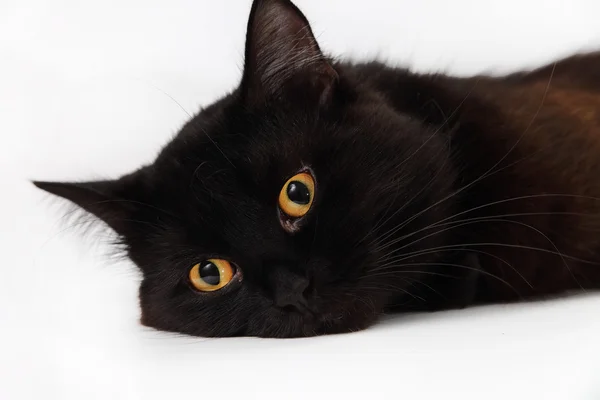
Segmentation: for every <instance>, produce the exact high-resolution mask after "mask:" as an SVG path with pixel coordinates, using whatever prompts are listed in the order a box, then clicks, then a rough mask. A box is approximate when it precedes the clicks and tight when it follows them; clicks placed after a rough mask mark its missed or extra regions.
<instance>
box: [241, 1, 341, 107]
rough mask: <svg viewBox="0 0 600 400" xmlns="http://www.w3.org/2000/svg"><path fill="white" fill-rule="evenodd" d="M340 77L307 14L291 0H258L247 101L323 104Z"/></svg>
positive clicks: (245, 82) (251, 25) (251, 28)
mask: <svg viewBox="0 0 600 400" xmlns="http://www.w3.org/2000/svg"><path fill="white" fill-rule="evenodd" d="M337 79H338V75H337V72H336V71H335V69H334V68H333V67H332V66H331V64H330V63H329V62H328V61H327V59H326V58H325V57H324V56H323V53H322V52H321V50H320V48H319V45H318V44H317V41H316V39H315V37H314V35H313V33H312V30H311V28H310V25H309V23H308V21H307V19H306V17H305V16H304V15H303V14H302V12H300V10H299V9H298V8H297V7H296V6H295V5H294V4H293V3H292V2H291V1H289V0H255V1H254V3H253V4H252V10H251V11H250V19H249V21H248V31H247V34H246V54H245V65H244V76H243V79H242V91H243V94H244V97H245V99H246V101H248V102H250V103H253V104H256V103H262V102H265V101H268V100H272V99H279V100H281V99H285V100H287V101H305V102H306V101H308V102H310V103H313V104H315V103H316V104H318V105H324V104H326V103H327V102H328V101H329V100H330V98H331V96H332V92H333V87H334V84H335V82H336V81H337Z"/></svg>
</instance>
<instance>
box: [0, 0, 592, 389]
mask: <svg viewBox="0 0 600 400" xmlns="http://www.w3.org/2000/svg"><path fill="white" fill-rule="evenodd" d="M298 4H299V6H300V7H301V8H302V9H303V10H304V11H305V12H306V13H307V15H308V17H309V19H310V20H311V21H312V22H313V27H314V30H315V32H316V33H317V35H319V40H320V42H321V44H322V46H323V47H324V48H325V49H327V50H330V51H333V52H335V53H336V54H354V55H358V56H365V55H376V54H379V55H381V56H382V57H385V58H387V59H389V60H392V61H393V62H406V63H409V64H410V65H413V66H414V67H415V68H417V69H420V70H424V69H447V70H450V71H453V72H456V73H461V74H466V73H471V72H476V71H481V70H495V71H506V70H509V69H513V68H516V67H519V66H527V65H537V64H539V63H540V62H545V61H547V60H549V59H551V58H554V57H556V56H558V55H562V54H567V53H571V52H574V51H577V50H580V49H586V48H593V47H599V46H600V22H599V21H600V20H599V19H598V16H599V15H600V2H598V1H597V0H587V1H586V0H576V1H575V0H572V1H567V0H565V1H563V2H561V1H557V0H553V1H550V0H535V1H533V0H528V1H523V0H520V1H508V0H502V1H500V0H499V1H474V0H473V1H467V0H461V1H444V0H438V1H433V0H429V1H416V0H403V1H398V0H387V1H386V0H369V1H350V0H335V1H333V0H326V1H325V0H299V1H298ZM248 10H249V1H241V0H239V1H233V0H230V1H207V0H189V1H185V0H162V1H152V0H144V1H142V0H119V1H116V0H112V1H99V2H91V1H79V0H70V1H65V0H62V1H61V0H54V1H51V2H50V1H45V0H2V1H0V135H1V139H2V146H0V167H1V168H0V182H1V183H2V185H1V186H2V190H1V192H2V196H1V200H0V227H1V230H0V243H1V245H0V246H1V250H2V257H3V258H2V262H1V266H0V324H1V328H0V399H2V400H5V399H7V400H8V399H10V400H12V399H33V398H36V399H37V398H50V399H77V400H81V399H86V400H91V399H144V400H146V399H153V398H157V399H171V398H173V399H176V398H179V397H178V396H180V395H185V396H186V397H185V398H193V397H197V398H211V397H209V396H214V397H212V398H215V397H217V396H218V398H244V399H253V398H257V399H282V400H283V399H303V400H310V399H321V398H328V399H370V398H378V399H444V400H446V399H463V400H464V399H569V400H578V399H596V400H597V399H600V297H599V296H598V295H590V296H586V297H579V298H570V299H563V300H557V301H553V302H547V303H536V304H529V305H523V304H520V305H514V306H496V307H483V308H477V309H471V310H466V311H460V312H449V313H440V314H433V315H416V316H406V317H404V318H402V317H393V318H391V319H388V320H387V321H386V322H383V323H381V324H379V325H377V326H375V327H374V328H372V329H369V330H367V331H365V332H361V333H357V334H352V335H342V336H334V337H321V338H312V339H302V340H260V339H222V340H214V339H211V340H208V339H199V338H189V337H178V336H174V335H169V334H165V333H160V332H155V331H151V330H148V329H145V328H143V327H141V326H140V325H139V324H138V321H137V319H138V308H137V304H136V301H137V299H136V289H137V279H138V278H137V273H136V272H135V270H134V268H133V267H132V266H131V265H130V263H129V262H127V261H118V262H115V261H114V260H112V259H110V258H109V257H107V256H106V252H107V251H108V247H107V246H106V245H105V241H104V238H105V236H104V235H103V236H101V237H100V239H101V240H98V237H97V236H94V235H88V236H87V238H86V239H85V240H82V238H81V234H80V231H79V230H77V229H76V228H74V227H73V226H72V225H70V224H69V222H68V220H67V219H62V216H63V215H64V212H65V211H64V210H65V209H64V208H62V207H61V206H60V205H55V204H57V203H56V202H55V201H54V200H51V199H50V198H49V197H48V196H44V195H43V194H42V193H41V192H39V191H36V190H34V188H33V187H32V186H31V185H30V184H29V183H28V182H27V181H26V180H27V179H30V178H37V179H48V180H50V179H81V178H94V177H99V176H107V177H116V176H117V175H118V174H120V173H123V172H126V171H129V170H130V169H133V168H135V167H137V166H139V165H140V164H141V163H142V162H145V161H149V160H151V159H152V157H153V156H154V155H155V154H156V152H157V150H158V149H159V147H160V146H161V145H162V144H163V143H165V142H166V141H167V140H168V139H169V138H170V136H171V135H172V134H173V133H175V132H176V130H177V129H178V127H179V126H180V125H181V124H182V123H183V122H184V121H185V120H186V118H187V116H186V115H185V113H184V112H183V111H182V110H181V109H180V108H179V107H178V106H177V105H176V104H175V103H174V102H173V101H172V100H171V99H170V98H169V97H168V96H167V95H165V94H164V93H163V91H164V92H166V93H168V94H169V95H170V96H172V97H173V98H175V99H177V101H179V102H180V103H181V104H182V106H183V107H184V108H186V109H187V110H189V111H190V112H193V111H195V110H197V109H198V106H199V105H201V104H207V103H209V102H210V101H211V100H213V99H215V97H216V96H217V95H220V94H222V93H223V92H224V91H225V90H228V89H230V88H232V87H233V86H234V85H235V84H236V83H237V80H238V79H239V76H240V67H241V65H242V54H243V37H244V30H245V24H246V18H247V12H248Z"/></svg>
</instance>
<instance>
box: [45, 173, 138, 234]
mask: <svg viewBox="0 0 600 400" xmlns="http://www.w3.org/2000/svg"><path fill="white" fill-rule="evenodd" d="M33 184H34V185H35V186H37V187H38V188H40V189H42V190H44V191H46V192H48V193H51V194H53V195H55V196H59V197H62V198H64V199H67V200H69V201H71V202H72V203H75V204H76V205H77V206H79V207H81V208H82V209H84V210H86V211H87V212H89V213H91V214H93V215H95V216H96V217H98V218H99V219H101V220H102V221H104V222H105V223H106V224H107V225H108V226H110V227H111V228H112V229H113V230H114V231H115V232H117V233H118V234H122V235H123V234H125V233H126V230H127V226H128V225H129V224H128V223H127V220H128V218H130V214H131V212H132V204H131V202H128V201H127V200H126V199H123V198H122V195H120V194H119V192H121V190H120V189H121V188H122V184H121V183H120V181H118V180H116V181H95V182H42V181H33Z"/></svg>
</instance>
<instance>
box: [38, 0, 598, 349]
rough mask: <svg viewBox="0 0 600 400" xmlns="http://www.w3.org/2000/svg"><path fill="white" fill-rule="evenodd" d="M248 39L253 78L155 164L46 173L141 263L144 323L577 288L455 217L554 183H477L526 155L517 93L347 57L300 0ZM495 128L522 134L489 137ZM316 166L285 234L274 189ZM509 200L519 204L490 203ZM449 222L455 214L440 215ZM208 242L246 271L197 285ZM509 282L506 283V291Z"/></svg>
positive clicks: (298, 321)
mask: <svg viewBox="0 0 600 400" xmlns="http://www.w3.org/2000/svg"><path fill="white" fill-rule="evenodd" d="M246 43H247V44H246V54H245V56H246V64H245V70H244V74H243V78H242V81H241V84H240V86H239V87H238V88H237V89H236V90H235V91H234V92H233V93H231V94H228V95H226V96H225V97H223V98H222V99H220V100H218V101H217V102H215V103H214V104H212V105H211V106H209V107H207V108H206V109H204V110H202V111H201V112H200V113H199V114H198V115H196V116H195V117H194V118H193V119H192V120H191V121H189V122H188V123H187V124H186V125H185V126H184V127H183V129H182V130H181V132H180V133H179V135H178V136H177V137H176V138H175V139H173V141H172V142H171V143H169V144H168V145H167V146H166V147H165V148H164V149H163V150H162V152H161V153H160V155H159V156H158V158H157V159H156V161H155V162H154V163H153V164H151V165H148V166H145V167H143V168H141V169H139V170H138V171H136V172H134V173H132V174H130V175H127V176H124V177H122V178H120V179H118V180H115V181H107V182H87V183H79V184H78V183H49V182H35V184H36V185H37V186H38V187H40V188H42V189H44V190H46V191H48V192H51V193H54V194H56V195H59V196H62V197H64V198H67V199H69V200H71V201H73V202H74V203H76V204H78V205H79V206H81V207H82V208H84V209H85V210H87V211H89V212H91V213H93V214H95V215H96V216H97V217H99V218H100V219H102V220H103V221H105V222H106V223H107V224H108V225H109V226H110V227H111V228H113V229H114V230H115V231H116V232H117V233H118V234H119V235H120V237H121V238H122V241H123V244H124V245H125V246H126V249H127V252H128V255H129V256H130V258H131V259H132V260H133V261H134V262H135V263H136V264H137V265H138V266H139V268H140V269H141V271H142V273H143V282H142V285H141V288H140V301H141V309H142V315H143V317H142V321H143V323H144V324H146V325H148V326H152V327H155V328H158V329H162V330H169V331H177V332H183V333H187V334H191V335H200V336H235V335H253V336H266V337H290V336H309V335H317V334H326V333H336V332H348V331H354V330H359V329H363V328H365V327H367V326H368V325H369V324H371V323H373V322H374V321H375V320H376V319H377V317H378V316H379V315H380V314H381V313H382V312H383V311H384V310H385V309H392V308H395V309H400V310H415V309H427V310H436V309H443V308H449V307H463V306H466V305H469V304H473V303H477V302H481V301H505V300H513V299H518V298H522V297H527V296H530V295H539V294H544V293H553V292H556V291H558V290H562V289H568V288H570V287H575V286H576V285H574V284H573V283H572V282H574V281H572V282H571V283H570V284H564V285H562V286H560V287H556V288H555V287H548V288H547V289H541V290H539V291H536V290H530V289H528V287H526V286H523V284H522V282H521V281H520V280H519V278H518V276H517V275H515V272H514V271H512V270H511V269H510V268H508V267H506V268H502V271H499V270H497V269H496V263H497V259H502V260H503V261H504V260H505V259H506V257H507V256H505V255H502V254H498V253H495V248H494V247H493V246H491V247H490V246H488V247H489V248H488V247H485V243H486V242H492V241H494V242H500V243H505V244H506V243H507V242H510V240H508V241H507V240H506V236H507V235H509V234H510V233H511V232H512V231H509V230H507V229H504V228H503V226H504V225H502V224H499V223H498V222H496V223H495V224H494V222H493V220H492V219H491V218H488V224H487V225H486V226H488V227H490V226H492V227H491V228H489V229H487V228H483V227H481V226H476V224H471V225H468V224H467V225H463V226H460V224H458V225H457V224H454V225H448V224H447V222H448V221H450V222H456V221H457V219H456V218H455V217H454V216H455V215H457V214H458V215H461V217H460V219H459V220H458V222H460V221H465V220H466V219H465V217H466V216H468V217H469V218H473V217H480V216H481V214H480V213H479V214H473V213H469V209H472V208H474V207H478V206H482V205H483V206H484V208H485V204H487V203H491V202H493V201H497V200H501V199H506V198H509V197H516V196H519V195H521V194H522V195H529V194H536V193H538V192H539V193H543V192H545V193H549V192H548V191H547V190H545V189H544V188H540V189H539V190H538V189H537V188H535V189H533V191H531V190H529V189H528V188H525V189H524V190H523V192H522V193H521V192H519V191H516V192H515V191H511V190H507V191H506V192H503V191H498V192H497V193H492V191H493V190H492V189H490V188H489V187H483V188H482V185H480V184H473V185H471V182H473V181H476V180H477V179H478V178H480V177H481V176H482V175H483V173H485V172H486V170H487V169H488V168H489V167H494V162H496V161H498V160H500V159H501V157H502V155H503V154H509V155H510V157H506V158H505V160H501V161H503V162H504V161H506V163H505V164H507V163H509V162H510V161H513V160H514V159H513V158H512V157H513V156H515V154H516V155H522V153H521V152H519V151H520V148H519V151H511V150H510V148H511V144H512V143H514V142H515V141H516V139H517V138H518V137H519V135H520V134H521V133H523V131H524V129H525V126H526V124H515V123H513V122H512V121H511V120H510V118H513V117H510V116H509V115H508V113H506V112H505V111H504V109H503V108H502V104H500V105H499V101H495V100H494V99H493V98H490V95H489V93H490V92H493V91H494V90H496V91H497V92H498V96H499V97H502V96H504V97H507V96H508V94H507V92H506V90H504V89H498V85H500V84H501V82H502V80H496V81H494V80H493V79H491V78H484V77H481V78H473V79H467V80H465V79H452V78H448V77H444V76H419V75H413V74H410V73H408V72H407V71H405V70H399V69H392V68H388V67H386V66H384V65H382V64H377V63H370V64H361V65H352V64H347V63H340V62H334V61H332V60H331V59H329V58H327V57H326V56H324V55H323V54H322V53H321V51H320V49H319V47H318V45H317V42H316V40H315V38H314V36H313V35H312V32H311V30H310V26H309V25H308V22H307V20H306V18H305V17H304V16H303V15H302V14H301V13H300V11H299V10H298V9H297V8H296V7H295V6H294V5H293V4H292V3H291V2H289V1H287V0H256V1H255V2H254V4H253V7H252V11H251V16H250V21H249V24H248V33H247V38H246ZM596 65H597V66H599V67H600V63H596ZM578 68H579V67H578ZM537 73H538V74H540V76H541V78H540V80H544V81H547V80H548V78H549V75H550V74H549V72H548V73H544V71H543V70H540V71H538V72H537ZM527 77H529V75H527ZM527 79H533V78H527ZM513 80H514V81H516V83H515V82H513ZM522 81H523V82H524V80H523V78H522V77H519V76H511V77H509V78H506V80H505V81H504V84H505V85H507V86H510V85H512V86H513V87H514V86H515V85H518V84H519V83H520V82H522ZM494 82H496V83H494ZM523 84H525V83H523ZM494 85H496V86H494ZM486 93H488V94H486ZM532 93H533V92H532ZM536 96H537V95H536ZM491 97H493V96H491ZM508 97H510V96H508ZM534 97H535V96H534ZM536 99H537V101H540V100H541V95H540V96H537V97H536ZM525 114H527V115H526V116H525V117H523V118H524V119H526V120H527V119H528V118H531V117H532V116H533V115H534V112H533V111H528V113H525ZM514 118H516V117H514ZM521 128H523V129H521ZM497 132H512V133H514V134H515V135H516V136H514V137H512V138H509V139H505V138H506V137H508V136H509V135H508V134H506V133H502V134H498V135H500V136H497V137H498V138H496V139H493V140H490V141H488V142H486V140H487V139H485V134H489V135H497ZM482 135H483V136H484V137H483V138H482ZM494 137H496V136H494ZM503 138H504V139H503ZM486 146H492V148H493V149H494V151H492V152H490V151H488V150H487V147H486ZM495 152H497V154H498V155H496V153H495ZM598 154H599V158H600V153H598ZM505 164H502V165H500V166H503V165H505ZM306 167H308V168H310V169H311V170H312V171H314V175H315V180H316V185H317V189H316V197H315V201H314V204H313V206H312V208H311V210H310V211H309V213H308V215H307V216H306V217H304V218H303V219H302V221H301V226H300V229H299V230H298V231H297V232H294V233H289V232H287V231H286V230H284V229H283V228H282V226H281V224H280V221H279V215H278V206H277V198H278V194H279V191H280V190H281V188H282V186H283V184H284V183H285V182H286V180H287V179H288V178H290V177H291V176H293V175H294V174H295V173H297V172H298V171H300V170H302V169H303V168H306ZM508 172H510V173H511V174H513V173H514V170H512V169H510V168H509V169H508V170H507V173H508ZM500 175H501V176H503V177H505V179H506V180H501V181H492V182H496V183H498V182H502V184H504V185H505V186H506V185H511V184H515V183H514V179H513V175H510V176H505V175H502V174H500ZM503 179H504V178H503ZM541 179H544V178H543V177H542V178H541ZM486 182H487V181H486ZM502 184H498V185H499V186H498V187H499V188H504V186H502ZM515 185H517V184H515ZM593 195H594V193H593V191H591V192H590V196H593ZM487 212H488V210H486V213H487ZM461 213H462V214H461ZM498 213H501V214H505V213H507V212H506V211H504V210H503V209H502V210H494V212H493V213H488V214H485V215H487V216H493V215H495V214H498ZM453 218H454V219H453ZM496 219H500V217H498V218H496ZM440 222H442V223H443V222H446V225H443V226H442V227H444V228H449V229H439V228H440V225H433V224H435V223H440ZM534 222H535V221H534ZM534 222H531V221H529V222H528V223H527V224H529V225H535V223H534ZM523 223H525V222H523ZM455 225H456V226H455ZM509 227H510V229H514V228H515V227H514V226H513V225H510V224H509ZM435 228H437V229H435ZM482 230H483V232H484V233H482ZM526 234H527V235H529V236H536V234H535V233H532V232H531V231H527V233H526ZM520 243H522V242H520ZM594 243H596V242H594ZM535 246H536V247H539V248H541V249H546V250H550V251H551V250H552V249H553V247H551V246H549V245H548V243H545V242H544V243H542V244H537V245H535ZM531 247H533V245H532V246H531ZM430 249H431V251H429V250H430ZM595 250H600V246H599V247H597V248H596V249H595ZM532 251H533V250H532ZM536 254H537V253H536ZM594 254H595V253H594ZM572 255H573V256H574V257H578V258H586V257H587V258H590V257H591V259H592V261H598V259H597V258H596V259H594V258H593V256H590V255H589V254H588V255H587V256H586V255H581V254H580V255H577V254H572ZM553 256H554V258H553V259H552V260H554V261H553V262H554V263H555V264H558V263H559V262H560V261H558V256H556V255H553ZM209 257H221V258H226V259H228V260H230V261H232V262H233V263H235V264H236V265H237V267H238V268H239V269H241V271H242V277H241V279H236V280H234V281H232V283H230V284H229V285H227V286H226V287H225V288H223V289H221V290H219V291H217V292H211V293H199V292H197V291H195V290H193V289H192V288H191V287H190V284H189V283H188V278H187V277H188V271H189V269H190V268H191V266H192V265H194V264H195V263H197V262H199V261H202V260H204V259H207V258H209ZM508 258H510V257H508ZM523 260H526V261H527V262H530V261H531V260H530V259H527V258H526V257H524V258H523ZM538 261H539V262H540V263H541V262H542V261H541V260H537V259H536V260H534V261H533V262H538ZM569 262H571V261H570V260H569ZM499 265H504V264H499ZM511 266H512V265H511ZM515 267H516V268H519V266H518V265H515ZM557 268H558V267H557ZM561 268H562V264H561ZM573 268H575V266H573ZM513 269H514V268H513ZM563 269H564V268H563ZM520 274H526V273H525V272H520ZM580 278H581V277H580ZM594 279H596V278H594ZM525 280H526V281H529V280H528V279H525ZM499 281H500V282H504V283H506V285H507V286H508V287H509V288H506V286H505V285H504V284H500V285H499V288H498V289H497V288H496V285H498V284H499ZM598 284H600V279H598V280H594V281H593V282H592V283H591V284H590V285H587V286H589V287H594V286H598ZM542 287H543V285H542ZM300 303H303V304H305V305H306V306H301V304H300Z"/></svg>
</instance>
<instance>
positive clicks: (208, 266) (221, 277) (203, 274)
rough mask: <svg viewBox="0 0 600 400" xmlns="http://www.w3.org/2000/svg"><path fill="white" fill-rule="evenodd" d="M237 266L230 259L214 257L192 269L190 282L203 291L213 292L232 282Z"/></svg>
mask: <svg viewBox="0 0 600 400" xmlns="http://www.w3.org/2000/svg"><path fill="white" fill-rule="evenodd" d="M234 274H235V268H234V267H233V266H232V265H231V263H230V262H229V261H226V260H220V259H217V258H213V259H210V260H206V261H202V262H201V263H198V264H196V265H194V266H193V267H192V269H190V275H189V278H190V282H191V283H192V285H194V287H195V288H196V289H197V290H199V291H201V292H213V291H215V290H219V289H221V288H222V287H223V286H225V285H227V284H228V283H229V282H231V279H232V278H233V275H234Z"/></svg>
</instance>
